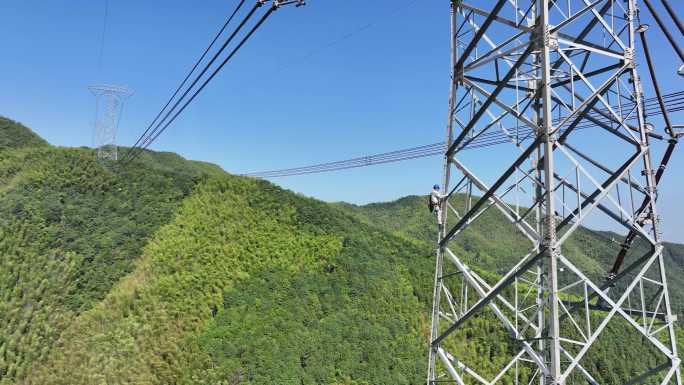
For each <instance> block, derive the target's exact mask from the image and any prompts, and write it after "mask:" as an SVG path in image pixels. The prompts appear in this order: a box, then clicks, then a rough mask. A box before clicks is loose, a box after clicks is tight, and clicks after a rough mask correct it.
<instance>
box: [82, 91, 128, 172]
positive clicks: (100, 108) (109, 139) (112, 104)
mask: <svg viewBox="0 0 684 385" xmlns="http://www.w3.org/2000/svg"><path fill="white" fill-rule="evenodd" d="M88 89H89V90H90V91H91V92H92V93H93V95H95V126H94V141H95V147H96V148H97V158H98V159H100V160H117V158H118V148H117V146H116V131H117V128H118V126H119V121H120V120H121V113H122V111H123V105H124V101H125V100H126V99H127V98H128V97H130V96H131V95H133V91H132V90H130V89H128V88H127V87H120V86H110V85H97V86H89V87H88Z"/></svg>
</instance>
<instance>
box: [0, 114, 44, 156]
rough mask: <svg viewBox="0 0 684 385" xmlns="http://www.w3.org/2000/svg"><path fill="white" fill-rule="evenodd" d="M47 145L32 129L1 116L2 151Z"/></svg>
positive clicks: (0, 141) (0, 147)
mask: <svg viewBox="0 0 684 385" xmlns="http://www.w3.org/2000/svg"><path fill="white" fill-rule="evenodd" d="M46 145H47V142H46V141H45V140H44V139H43V138H41V137H40V136H38V135H36V133H34V132H33V131H31V129H30V128H28V127H26V126H24V125H23V124H21V123H17V122H15V121H13V120H10V119H7V118H5V117H2V116H0V150H2V149H8V148H20V147H35V146H46Z"/></svg>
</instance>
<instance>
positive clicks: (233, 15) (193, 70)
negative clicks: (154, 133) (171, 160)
mask: <svg viewBox="0 0 684 385" xmlns="http://www.w3.org/2000/svg"><path fill="white" fill-rule="evenodd" d="M244 3H245V0H241V1H240V2H239V3H238V5H237V6H236V7H235V9H234V10H233V13H231V14H230V16H229V17H228V19H227V20H226V22H225V23H224V24H223V26H222V27H221V29H220V30H219V31H218V33H217V34H216V36H214V39H213V40H212V41H211V43H209V46H207V48H206V49H205V50H204V52H203V53H202V55H201V56H200V57H199V59H197V62H195V65H194V66H193V67H192V69H191V70H190V72H188V74H187V75H186V76H185V79H183V81H182V82H181V84H180V85H179V86H178V88H176V91H175V92H174V93H173V95H171V97H170V98H169V100H168V101H167V102H166V104H165V105H164V107H162V109H161V110H160V111H159V113H158V114H157V116H155V118H154V119H153V120H152V123H150V125H149V126H148V127H147V129H146V130H145V132H143V133H142V135H140V137H139V138H138V140H137V141H136V142H135V144H133V147H136V146H138V145H139V144H140V141H142V140H143V138H144V137H145V136H146V135H147V134H148V133H149V132H150V130H151V129H152V126H154V124H155V123H157V120H159V117H161V115H162V114H163V113H164V111H166V109H167V108H168V107H169V105H170V104H171V102H172V101H173V100H174V99H175V98H176V96H177V95H178V93H179V92H180V90H181V89H182V88H183V86H185V84H186V83H187V82H188V79H190V76H191V75H192V74H193V73H194V72H195V70H196V69H197V67H198V66H199V65H200V63H201V62H202V60H204V58H205V57H206V56H207V53H209V51H210V50H211V48H212V47H213V46H214V44H216V41H217V40H218V38H219V37H220V36H221V35H222V34H223V32H224V31H225V30H226V28H227V27H228V24H230V22H231V21H232V20H233V18H234V17H235V15H236V14H237V13H238V11H240V8H242V5H243V4H244Z"/></svg>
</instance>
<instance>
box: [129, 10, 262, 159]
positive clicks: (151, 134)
mask: <svg viewBox="0 0 684 385" xmlns="http://www.w3.org/2000/svg"><path fill="white" fill-rule="evenodd" d="M261 5H262V3H261V2H256V3H255V4H254V6H253V7H252V9H251V10H250V11H249V13H247V15H246V16H245V17H244V18H243V19H242V21H241V22H240V24H238V26H237V27H236V28H235V29H234V30H233V31H232V32H231V34H230V35H229V36H228V37H227V38H226V40H225V41H224V42H223V44H222V45H221V47H220V48H219V49H218V51H217V52H216V53H214V55H213V57H212V58H211V60H209V62H208V63H207V64H206V65H205V66H204V68H203V69H202V71H201V72H200V73H199V75H197V76H196V77H195V79H194V80H193V82H192V83H191V84H190V85H189V86H188V87H187V88H186V89H185V92H183V94H182V95H181V96H180V97H179V98H178V99H177V100H176V102H175V103H174V104H173V106H172V107H171V108H170V109H169V110H168V111H166V114H164V117H163V118H162V119H161V120H159V121H158V122H156V125H155V127H154V128H153V129H152V130H151V131H150V130H149V129H148V130H146V133H143V135H141V137H140V139H138V141H137V142H136V144H135V145H134V146H133V148H132V149H131V151H130V152H129V156H128V157H127V158H126V160H125V162H126V163H129V162H130V161H132V159H134V158H136V157H138V156H139V153H140V152H141V151H143V150H144V149H145V148H147V146H149V145H150V144H151V142H152V140H153V139H152V138H155V139H156V137H157V136H158V135H156V134H157V133H158V131H159V130H160V129H161V127H162V125H163V124H164V123H165V122H166V120H167V119H168V118H169V116H171V114H172V113H174V111H175V110H176V108H177V107H178V106H179V105H180V103H182V102H183V99H184V98H185V97H186V96H187V95H188V93H190V91H192V89H193V88H194V87H195V86H196V85H197V83H198V82H199V81H200V80H201V79H202V77H203V76H204V74H206V72H207V71H208V70H209V69H210V68H211V66H212V65H213V64H214V62H216V60H217V59H218V58H219V57H220V56H221V54H222V53H223V51H224V50H225V49H226V47H228V45H229V44H230V43H231V42H232V41H233V39H234V38H235V36H237V34H238V33H239V32H240V30H242V28H243V27H244V26H245V24H247V22H248V21H249V20H250V19H251V18H252V16H253V15H254V13H255V12H256V11H257V9H259V7H261ZM240 6H241V3H240V4H238V7H240ZM236 10H239V8H236ZM181 88H182V87H181ZM164 110H166V108H164V109H162V111H161V112H160V114H159V115H161V114H162V113H163V112H164ZM175 116H178V115H177V114H176V115H175ZM157 119H158V118H157ZM155 120H156V119H155ZM173 120H175V117H174V118H173V119H172V120H171V122H172V121H173ZM152 125H154V123H153V124H152ZM165 127H168V125H167V126H165Z"/></svg>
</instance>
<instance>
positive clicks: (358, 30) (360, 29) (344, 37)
mask: <svg viewBox="0 0 684 385" xmlns="http://www.w3.org/2000/svg"><path fill="white" fill-rule="evenodd" d="M418 1H419V0H411V1H409V2H407V3H405V4H404V5H403V6H402V7H399V8H395V10H394V11H393V12H391V13H390V14H389V15H387V16H386V17H385V18H384V19H383V20H386V19H388V18H392V17H394V16H397V15H399V14H400V13H401V12H403V11H404V10H406V9H408V8H410V7H412V6H413V5H414V4H416V3H417V2H418ZM378 23H379V21H378V20H374V21H370V22H368V23H366V24H363V25H361V26H359V27H357V28H355V29H352V30H351V31H349V32H347V33H345V34H344V35H341V36H339V37H337V38H335V39H332V40H331V41H329V42H327V43H324V44H321V45H319V46H318V47H315V48H313V49H312V50H311V51H309V52H308V53H307V54H305V55H303V56H301V57H300V58H299V59H295V61H293V62H290V63H289V64H285V65H283V66H281V67H280V68H278V69H277V70H276V72H281V71H284V70H286V69H288V68H290V67H292V66H294V65H295V64H296V62H303V61H306V60H308V59H309V58H311V57H313V56H316V55H318V54H320V53H321V52H325V51H327V50H328V49H330V48H332V47H334V46H336V45H338V44H340V43H342V42H344V41H346V40H349V39H351V38H352V37H354V36H356V35H358V34H359V33H361V32H364V31H366V30H369V29H371V28H373V27H375V26H376V25H377V24H378Z"/></svg>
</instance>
